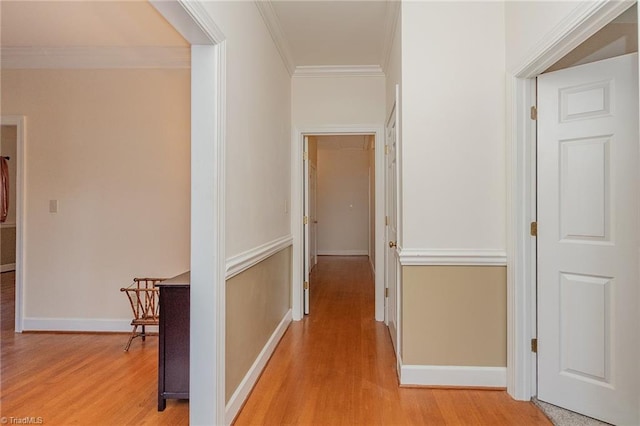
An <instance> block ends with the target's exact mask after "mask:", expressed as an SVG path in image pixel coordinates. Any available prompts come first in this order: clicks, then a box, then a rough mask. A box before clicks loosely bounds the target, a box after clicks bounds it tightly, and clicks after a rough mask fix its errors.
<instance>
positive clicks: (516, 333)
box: [507, 0, 634, 400]
mask: <svg viewBox="0 0 640 426" xmlns="http://www.w3.org/2000/svg"><path fill="white" fill-rule="evenodd" d="M633 4H634V3H633V2H628V3H626V2H625V3H622V2H615V3H614V2H609V1H606V0H598V1H594V2H583V3H580V4H578V6H576V8H575V9H574V11H573V12H572V14H571V15H570V16H569V17H567V19H565V20H563V22H562V25H560V26H558V27H556V28H554V30H553V31H552V32H550V33H549V34H547V35H546V36H545V37H544V39H543V40H541V42H540V43H538V44H537V45H536V48H535V49H534V51H532V52H531V53H530V55H529V56H528V57H526V58H525V59H524V60H523V61H521V63H520V64H519V65H518V66H516V67H514V69H511V70H507V208H508V212H507V218H508V223H507V392H508V393H509V395H511V396H512V397H513V398H514V399H518V400H529V399H530V398H531V397H532V396H534V395H536V394H537V387H536V374H537V371H536V356H535V354H534V353H532V352H531V346H530V345H531V339H532V338H534V337H535V336H536V293H535V283H536V274H535V271H536V258H535V253H536V244H535V238H532V237H531V236H530V235H529V230H530V228H529V227H530V223H531V222H534V221H536V213H535V212H536V200H535V194H536V180H535V173H536V164H535V158H536V156H535V151H536V127H535V122H534V121H532V120H531V118H530V113H531V106H534V105H536V98H535V93H536V90H535V77H536V76H538V75H539V74H541V73H542V72H543V71H544V70H546V69H547V68H549V67H550V66H551V65H553V64H554V63H555V62H557V61H558V60H560V59H561V58H562V57H564V56H565V55H566V54H567V53H569V52H570V51H572V50H573V49H575V48H576V47H577V46H578V45H580V44H581V43H582V42H584V41H585V40H586V39H588V38H589V37H591V36H592V35H594V34H595V33H596V32H598V31H599V30H600V29H601V28H602V27H604V26H605V25H606V24H608V23H609V22H611V21H612V20H613V19H614V18H616V17H617V16H618V15H620V14H621V13H622V12H624V11H625V10H627V9H628V8H629V7H631V6H633Z"/></svg>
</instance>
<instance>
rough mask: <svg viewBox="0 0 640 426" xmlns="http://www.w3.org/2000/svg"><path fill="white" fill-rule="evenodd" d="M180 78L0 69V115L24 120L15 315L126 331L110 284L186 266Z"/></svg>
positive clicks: (186, 146)
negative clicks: (21, 250)
mask: <svg viewBox="0 0 640 426" xmlns="http://www.w3.org/2000/svg"><path fill="white" fill-rule="evenodd" d="M189 81H190V78H189V70H188V69H183V70H2V112H3V114H7V115H25V116H26V117H27V125H26V126H27V127H26V135H27V145H26V182H27V189H26V192H25V195H26V218H25V235H26V238H25V248H26V256H25V265H24V266H25V282H24V303H25V310H24V313H25V317H27V318H30V319H32V320H36V321H37V320H39V319H43V318H45V319H46V318H48V319H53V320H64V319H74V318H84V319H121V320H122V322H121V324H122V325H123V326H124V328H125V329H127V328H128V321H127V320H129V321H130V319H131V312H130V307H129V306H128V302H127V300H126V298H125V296H123V294H122V293H120V291H119V289H120V287H125V286H127V285H129V284H130V283H131V280H132V278H133V277H135V276H144V275H146V276H159V277H163V276H173V275H176V274H178V273H181V272H183V271H185V270H187V269H188V268H189V216H190V209H189V204H190V181H189V180H190V173H189V168H190V160H189V156H190V131H189V127H190V106H189V103H190V95H189V90H190V89H189ZM54 199H55V200H58V201H59V211H58V213H55V214H54V213H49V200H54ZM47 321H48V320H47ZM47 321H45V323H47ZM80 323H81V324H82V325H84V326H86V327H89V328H91V327H93V326H96V324H95V323H90V324H88V323H85V322H82V321H80ZM29 324H34V323H33V322H31V323H30V322H28V321H27V322H26V323H25V328H26V329H28V328H29ZM39 324H44V323H39ZM49 324H54V325H53V328H54V329H61V328H62V329H64V328H65V327H66V326H71V327H73V325H74V324H77V322H74V321H71V322H67V323H49ZM118 324H120V323H118ZM111 326H113V324H111Z"/></svg>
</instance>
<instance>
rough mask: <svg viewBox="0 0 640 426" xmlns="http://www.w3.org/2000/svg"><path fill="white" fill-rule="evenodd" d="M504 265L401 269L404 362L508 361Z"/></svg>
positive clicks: (465, 363) (492, 363)
mask: <svg viewBox="0 0 640 426" xmlns="http://www.w3.org/2000/svg"><path fill="white" fill-rule="evenodd" d="M506 282H507V278H506V267H503V266H405V267H403V268H402V308H403V311H402V312H403V314H402V353H401V355H402V362H403V364H405V365H456V366H483V367H504V366H506V365H507V285H506Z"/></svg>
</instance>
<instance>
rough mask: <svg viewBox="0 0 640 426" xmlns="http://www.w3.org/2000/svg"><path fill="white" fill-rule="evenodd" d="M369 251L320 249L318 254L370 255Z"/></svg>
mask: <svg viewBox="0 0 640 426" xmlns="http://www.w3.org/2000/svg"><path fill="white" fill-rule="evenodd" d="M368 255H369V252H368V251H367V250H366V249H364V250H318V256H368Z"/></svg>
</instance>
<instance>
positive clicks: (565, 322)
mask: <svg viewBox="0 0 640 426" xmlns="http://www.w3.org/2000/svg"><path fill="white" fill-rule="evenodd" d="M637 70H638V56H637V54H633V55H626V56H622V57H618V58H613V59H608V60H605V61H600V62H595V63H591V64H587V65H582V66H578V67H573V68H570V69H566V70H561V71H556V72H553V73H549V74H544V75H541V76H540V77H539V78H538V120H539V121H538V241H537V243H538V398H539V399H540V400H543V401H547V402H550V403H552V404H555V405H559V406H561V407H565V408H568V409H570V410H573V411H577V412H579V413H582V414H585V415H588V416H591V417H595V418H598V419H601V420H604V421H606V422H609V423H614V424H640V407H639V405H640V404H639V402H640V379H639V378H640V362H639V359H640V350H639V347H640V345H639V342H638V341H639V333H638V324H640V315H639V313H638V306H639V304H640V303H639V299H640V293H639V290H638V288H639V286H640V274H639V271H638V269H639V265H638V242H639V226H638V220H639V213H640V211H639V207H638V206H639V201H640V196H639V193H638V189H639V186H638V166H639V165H640V162H639V160H638V154H639V152H638V71H637Z"/></svg>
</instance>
